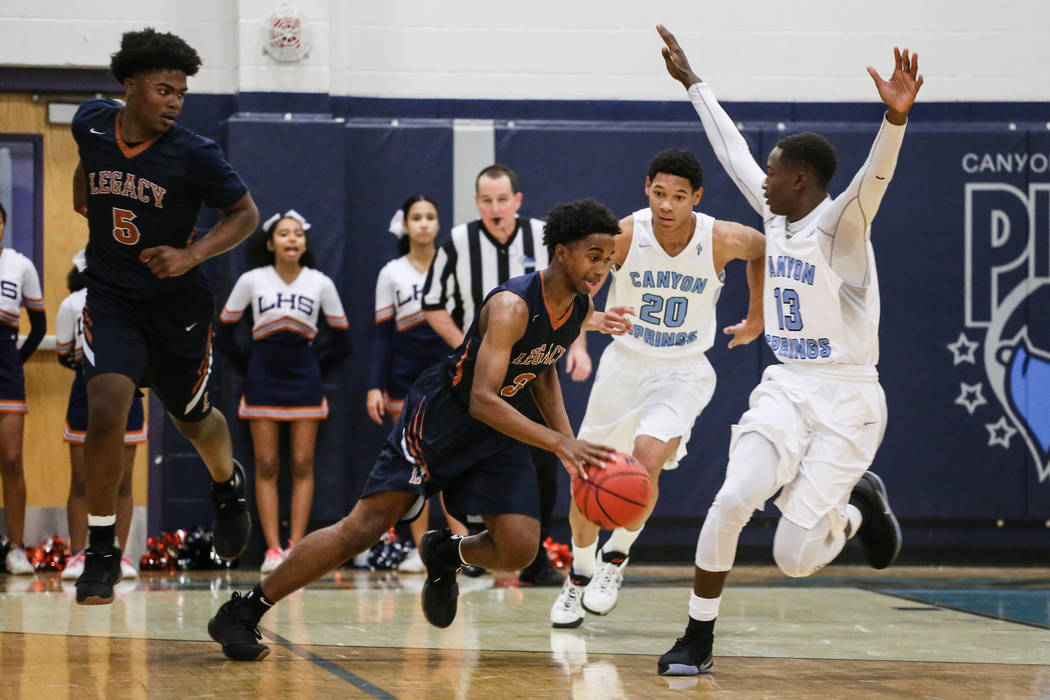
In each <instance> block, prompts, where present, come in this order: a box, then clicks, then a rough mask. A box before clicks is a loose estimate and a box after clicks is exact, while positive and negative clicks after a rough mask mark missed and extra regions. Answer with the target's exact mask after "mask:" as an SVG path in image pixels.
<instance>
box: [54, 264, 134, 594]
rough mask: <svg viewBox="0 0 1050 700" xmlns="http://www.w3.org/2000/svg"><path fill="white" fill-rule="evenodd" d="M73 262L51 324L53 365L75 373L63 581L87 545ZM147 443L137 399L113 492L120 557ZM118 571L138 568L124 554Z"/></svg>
mask: <svg viewBox="0 0 1050 700" xmlns="http://www.w3.org/2000/svg"><path fill="white" fill-rule="evenodd" d="M73 261H74V262H76V263H77V265H74V266H73V267H72V268H71V269H70V270H69V274H67V275H66V286H67V287H68V288H69V291H70V294H69V296H67V297H66V298H65V299H63V300H62V303H61V304H59V305H58V316H57V319H56V321H55V347H56V349H57V350H58V361H59V363H60V364H62V365H64V366H65V367H68V368H70V369H71V370H73V372H75V375H74V377H73V386H72V387H70V389H69V406H68V407H67V408H66V426H65V430H63V433H62V439H63V440H65V441H66V442H67V443H69V466H70V479H69V497H68V499H67V500H66V521H67V523H68V525H69V548H70V550H71V551H73V552H76V553H75V554H74V555H73V556H72V557H71V558H70V559H69V561H68V562H67V563H66V568H64V569H63V570H62V578H64V579H78V578H80V574H82V573H84V546H85V545H86V544H87V524H88V507H87V469H86V468H85V466H84V438H85V437H87V415H88V414H87V381H86V380H85V379H84V372H83V367H82V365H81V359H82V357H83V348H84V301H85V300H86V299H87V289H85V287H84V285H85V282H84V278H83V277H82V276H81V274H80V269H78V268H79V266H80V265H81V264H82V263H83V253H78V254H77V256H76V257H74V258H73ZM144 442H146V417H145V412H144V411H143V409H142V396H141V395H139V396H138V397H137V398H136V399H135V401H133V402H132V403H131V410H130V411H128V424H127V427H126V428H125V430H124V464H123V467H122V469H123V471H122V472H121V477H120V485H119V487H118V490H117V522H116V534H117V540H118V541H119V542H120V551H121V552H127V551H128V547H127V544H128V532H129V531H130V530H131V519H132V515H133V513H134V508H135V504H134V500H133V498H132V495H131V478H132V473H133V470H134V468H135V450H136V448H137V446H138V445H139V444H141V443H144ZM120 571H121V573H122V574H123V576H124V578H126V579H128V578H135V577H137V576H138V568H137V567H136V566H135V563H134V562H133V561H132V560H131V557H129V556H128V555H127V554H124V555H122V556H121V558H120Z"/></svg>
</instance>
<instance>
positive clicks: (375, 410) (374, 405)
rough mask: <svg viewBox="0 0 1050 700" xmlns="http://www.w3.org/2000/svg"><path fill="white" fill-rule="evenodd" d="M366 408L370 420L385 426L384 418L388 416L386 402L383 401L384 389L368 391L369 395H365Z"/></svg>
mask: <svg viewBox="0 0 1050 700" xmlns="http://www.w3.org/2000/svg"><path fill="white" fill-rule="evenodd" d="M365 408H366V409H367V410H368V417H369V418H371V419H372V420H373V421H375V422H376V423H379V425H382V424H383V416H385V415H386V402H385V401H383V391H382V389H369V390H368V394H366V395H365Z"/></svg>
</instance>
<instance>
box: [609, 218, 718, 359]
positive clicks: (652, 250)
mask: <svg viewBox="0 0 1050 700" xmlns="http://www.w3.org/2000/svg"><path fill="white" fill-rule="evenodd" d="M632 216H633V217H634V233H633V236H632V240H631V248H630V250H628V251H627V257H626V258H624V261H623V265H621V266H620V268H619V269H618V270H616V271H615V272H614V273H613V280H612V288H611V289H610V290H609V298H608V301H606V303H605V308H606V309H611V308H612V307H614V306H633V307H634V309H635V311H636V312H637V316H636V317H634V318H632V319H631V321H632V323H633V324H634V328H633V329H632V331H631V332H630V333H627V334H626V335H622V336H614V337H613V342H616V343H622V344H623V345H624V347H627V348H630V349H631V350H634V351H636V352H639V353H641V354H643V355H648V356H650V357H667V358H671V357H690V356H693V355H701V354H703V353H705V352H707V350H708V349H710V347H711V345H712V344H714V342H715V325H716V319H715V302H717V301H718V295H719V293H720V292H721V291H722V285H723V283H724V275H720V274H718V272H716V271H715V264H714V257H713V254H712V247H713V246H712V240H711V239H712V236H713V231H714V223H715V219H714V218H713V217H711V216H708V215H707V214H700V213H696V227H695V228H694V229H693V237H692V238H691V239H690V240H689V243H687V244H686V246H685V248H683V249H682V250H681V252H679V253H678V255H675V256H674V257H671V256H670V255H668V254H667V251H665V250H664V249H663V247H662V246H661V245H660V242H659V241H657V240H656V234H654V233H653V213H652V210H651V209H641V210H639V211H636V212H634V214H633V215H632Z"/></svg>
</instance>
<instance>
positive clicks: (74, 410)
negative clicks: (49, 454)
mask: <svg viewBox="0 0 1050 700" xmlns="http://www.w3.org/2000/svg"><path fill="white" fill-rule="evenodd" d="M86 300H87V289H80V290H78V291H75V292H73V293H72V294H70V295H69V296H68V297H66V298H65V299H63V300H62V303H61V304H59V306H58V317H57V319H56V322H55V347H56V349H57V350H58V361H59V362H61V363H62V364H63V365H65V366H66V367H69V368H70V369H72V370H73V371H74V372H75V373H76V376H75V377H74V379H73V386H72V387H70V389H69V406H68V407H67V408H66V426H65V429H64V430H63V431H62V439H63V440H65V441H66V442H69V443H74V444H77V445H83V444H84V438H85V437H86V436H87V416H88V411H87V380H86V379H85V378H84V371H83V366H82V364H81V359H82V356H83V351H84V302H85V301H86ZM136 394H137V396H136V398H135V400H134V401H132V402H131V410H130V411H128V423H127V427H125V428H124V444H125V445H137V444H140V443H143V442H146V415H145V411H144V410H143V407H142V394H141V393H139V392H136Z"/></svg>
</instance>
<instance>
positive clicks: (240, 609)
mask: <svg viewBox="0 0 1050 700" xmlns="http://www.w3.org/2000/svg"><path fill="white" fill-rule="evenodd" d="M246 601H247V599H246V598H243V597H242V596H241V594H240V593H237V592H236V591H235V592H234V594H233V596H232V597H231V598H230V599H229V600H228V601H227V602H225V603H223V604H222V607H221V608H219V610H218V612H216V613H215V617H213V618H212V619H210V620H208V635H209V636H211V638H212V639H214V640H215V641H216V642H218V643H219V644H221V645H222V653H223V654H225V655H226V658H228V659H233V660H234V661H262V660H263V659H265V658H266V657H267V655H269V653H270V647H268V646H266V645H265V644H259V640H260V639H262V635H261V634H259V620H258V618H257V617H256V616H255V614H254V613H253V612H252V611H251V610H249V609H248V606H247V602H246Z"/></svg>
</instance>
